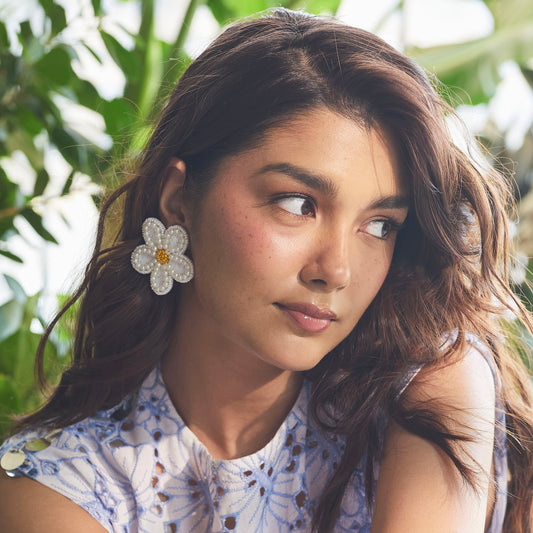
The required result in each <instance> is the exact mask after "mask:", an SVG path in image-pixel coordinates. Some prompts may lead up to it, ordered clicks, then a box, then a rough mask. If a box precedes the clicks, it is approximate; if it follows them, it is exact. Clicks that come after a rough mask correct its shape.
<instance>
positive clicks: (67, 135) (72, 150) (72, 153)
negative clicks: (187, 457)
mask: <svg viewBox="0 0 533 533" xmlns="http://www.w3.org/2000/svg"><path fill="white" fill-rule="evenodd" d="M49 135H50V140H51V141H52V143H53V144H55V145H56V147H57V149H58V150H59V151H60V152H61V155H62V156H63V157H64V158H65V160H66V161H67V163H69V164H70V165H71V166H72V167H73V168H75V169H79V170H80V171H81V172H85V173H90V170H91V169H89V161H88V159H89V156H88V153H87V152H88V150H89V148H88V143H86V142H85V143H84V142H82V140H81V139H80V138H79V137H78V138H76V137H75V136H74V134H73V133H71V132H70V131H69V130H67V128H65V127H60V126H57V127H54V128H53V129H52V130H51V131H49Z"/></svg>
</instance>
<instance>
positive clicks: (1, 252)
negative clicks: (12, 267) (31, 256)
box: [0, 250, 24, 263]
mask: <svg viewBox="0 0 533 533" xmlns="http://www.w3.org/2000/svg"><path fill="white" fill-rule="evenodd" d="M0 255H3V256H4V257H7V258H8V259H11V260H12V261H15V263H24V261H23V260H22V259H21V258H20V257H19V256H18V255H15V254H13V253H11V252H8V251H7V250H0Z"/></svg>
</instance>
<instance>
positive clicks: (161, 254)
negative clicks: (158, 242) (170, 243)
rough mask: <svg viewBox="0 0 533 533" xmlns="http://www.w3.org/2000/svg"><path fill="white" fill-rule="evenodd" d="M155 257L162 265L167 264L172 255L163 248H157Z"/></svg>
mask: <svg viewBox="0 0 533 533" xmlns="http://www.w3.org/2000/svg"><path fill="white" fill-rule="evenodd" d="M155 258H156V259H157V262H158V263H160V264H161V265H166V264H167V263H168V262H169V260H170V256H169V255H168V254H167V251H166V250H165V249H163V248H161V249H159V250H157V253H156V254H155Z"/></svg>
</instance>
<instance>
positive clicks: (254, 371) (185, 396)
mask: <svg viewBox="0 0 533 533" xmlns="http://www.w3.org/2000/svg"><path fill="white" fill-rule="evenodd" d="M181 316H187V315H185V314H184V313H182V314H181ZM189 316H190V315H189ZM187 322H189V321H188V320H182V321H180V323H178V327H177V328H176V332H175V335H174V339H173V342H172V344H171V349H170V350H169V352H168V353H167V356H166V357H165V359H164V360H163V362H162V372H163V378H164V381H165V384H166V387H167V390H168V393H169V395H170V398H171V399H172V401H173V403H174V405H175V407H176V409H177V411H178V412H179V414H180V416H181V417H182V418H183V420H184V421H185V423H186V424H187V426H188V427H189V429H191V431H192V432H193V433H194V434H195V435H196V436H197V437H198V438H199V439H200V441H201V442H202V443H203V444H204V445H205V446H206V447H207V449H208V450H209V452H210V454H211V456H212V457H213V458H214V459H235V458H238V457H243V456H246V455H250V454H252V453H254V452H256V451H258V450H259V449H261V448H262V447H263V446H265V445H266V444H267V443H268V442H269V441H270V440H271V439H272V437H273V436H274V435H275V433H276V431H277V430H278V428H279V427H280V425H281V424H282V422H283V420H284V419H285V417H286V416H287V414H288V413H289V411H290V410H291V408H292V406H293V404H294V402H295V401H296V398H297V397H298V394H299V391H300V388H301V383H302V375H301V374H300V373H298V372H291V371H288V370H282V369H279V368H275V367H272V366H271V365H267V364H266V363H264V362H263V361H261V360H260V359H259V358H258V357H257V356H256V355H255V354H250V353H247V352H245V351H244V350H243V349H241V348H239V347H238V346H235V345H232V344H231V343H230V342H228V341H227V340H225V339H224V340H222V342H221V338H220V336H217V335H213V334H211V333H212V332H209V331H206V329H209V325H206V324H205V321H204V323H203V324H202V327H201V328H198V327H197V326H196V325H194V324H190V323H189V324H187ZM198 329H200V331H198Z"/></svg>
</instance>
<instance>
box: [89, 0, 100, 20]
mask: <svg viewBox="0 0 533 533" xmlns="http://www.w3.org/2000/svg"><path fill="white" fill-rule="evenodd" d="M101 3H102V2H101V0H91V4H92V5H93V11H94V14H95V15H96V16H98V15H100V12H101V11H102V5H101Z"/></svg>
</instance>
